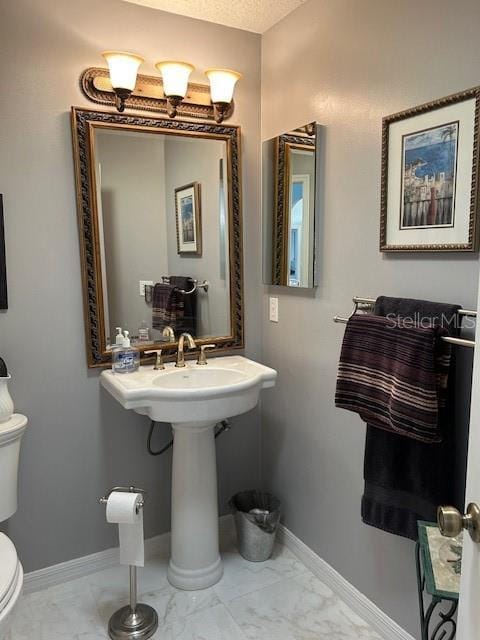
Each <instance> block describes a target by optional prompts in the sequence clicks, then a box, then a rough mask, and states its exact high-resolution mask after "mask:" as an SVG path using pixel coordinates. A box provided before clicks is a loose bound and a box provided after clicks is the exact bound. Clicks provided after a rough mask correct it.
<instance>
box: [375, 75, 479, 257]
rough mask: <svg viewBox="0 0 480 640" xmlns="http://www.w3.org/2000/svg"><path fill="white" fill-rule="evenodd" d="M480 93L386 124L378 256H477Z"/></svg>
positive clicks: (393, 117)
mask: <svg viewBox="0 0 480 640" xmlns="http://www.w3.org/2000/svg"><path fill="white" fill-rule="evenodd" d="M479 107H480V87H476V88H474V89H469V90H468V91H463V92H461V93H457V94H455V95H451V96H448V97H446V98H442V99H441V100H436V101H434V102H429V103H428V104H424V105H421V106H419V107H414V108H413V109H408V110H407V111H402V112H401V113H396V114H394V115H391V116H388V117H386V118H384V119H383V130H382V191H381V215H380V251H385V252H388V251H477V250H478V231H479V225H478V212H477V208H478V204H479V203H478V178H479V176H478V162H479V154H478V142H479V140H478V135H479V132H478V119H479Z"/></svg>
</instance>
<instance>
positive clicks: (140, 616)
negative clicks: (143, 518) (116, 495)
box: [98, 486, 158, 640]
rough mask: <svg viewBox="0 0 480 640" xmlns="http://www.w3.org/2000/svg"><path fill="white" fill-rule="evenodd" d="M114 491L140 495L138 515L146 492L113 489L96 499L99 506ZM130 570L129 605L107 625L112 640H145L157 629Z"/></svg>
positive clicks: (155, 618) (134, 570)
mask: <svg viewBox="0 0 480 640" xmlns="http://www.w3.org/2000/svg"><path fill="white" fill-rule="evenodd" d="M114 491H123V492H125V493H140V494H141V495H142V500H141V501H140V502H139V503H138V504H137V507H136V512H137V514H138V513H139V511H140V509H143V506H144V504H145V498H146V494H147V492H146V491H145V489H140V488H138V487H133V486H131V487H113V489H110V491H109V492H108V493H106V494H105V495H104V496H102V497H101V498H99V499H98V502H99V503H100V504H106V503H107V502H108V498H109V496H110V494H112V493H113V492H114ZM129 570H130V604H127V605H126V606H125V607H122V608H121V609H119V610H118V611H115V613H114V614H113V615H112V617H111V618H110V620H109V623H108V635H109V636H110V638H111V639H112V640H147V638H150V637H151V636H153V634H154V633H155V631H156V630H157V628H158V615H157V612H156V611H155V609H154V608H153V607H151V606H150V605H148V604H143V603H142V602H138V601H137V567H136V566H134V565H130V566H129Z"/></svg>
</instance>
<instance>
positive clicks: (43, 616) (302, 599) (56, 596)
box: [5, 538, 382, 640]
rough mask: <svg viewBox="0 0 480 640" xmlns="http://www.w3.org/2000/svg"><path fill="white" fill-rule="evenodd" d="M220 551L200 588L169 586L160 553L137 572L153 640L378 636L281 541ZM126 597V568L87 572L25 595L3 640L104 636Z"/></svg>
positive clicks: (100, 639)
mask: <svg viewBox="0 0 480 640" xmlns="http://www.w3.org/2000/svg"><path fill="white" fill-rule="evenodd" d="M222 556H223V560H224V566H225V572H224V576H223V578H222V580H221V581H220V582H219V583H218V584H216V585H215V586H214V587H212V588H210V589H206V590H203V591H196V592H195V591H193V592H192V591H190V592H188V591H179V590H177V589H175V588H173V587H172V586H171V585H170V584H169V583H168V581H167V576H166V571H167V559H166V558H162V557H155V558H151V559H149V560H148V561H147V564H146V566H145V568H144V569H140V570H139V594H140V597H139V600H140V601H141V602H146V603H148V604H150V605H152V606H153V607H155V609H156V610H157V612H158V617H159V621H160V623H159V628H158V631H157V633H156V634H155V635H154V636H153V638H154V640H323V639H327V638H328V639H329V640H382V639H381V638H380V636H379V635H378V634H377V633H375V631H374V630H373V629H372V628H371V627H370V626H369V625H368V624H367V623H366V622H364V621H363V620H362V619H361V618H359V617H358V616H357V615H356V614H355V613H354V612H353V611H352V610H351V609H349V607H348V606H347V605H346V604H345V603H344V602H343V601H342V600H340V599H339V598H338V596H336V595H335V594H334V593H333V592H332V591H331V590H330V589H329V588H328V587H327V586H326V585H324V584H323V583H322V582H321V581H320V580H318V579H317V578H316V577H315V576H314V575H313V574H312V573H310V571H308V569H306V568H305V567H304V565H302V564H301V563H300V562H299V560H297V559H296V557H295V556H294V555H293V554H292V553H290V551H289V550H288V549H286V548H285V547H283V546H281V545H277V546H276V548H275V551H274V554H273V557H272V558H271V559H270V560H268V561H267V562H264V563H258V564H256V563H250V562H247V561H246V560H244V559H243V558H242V557H241V556H240V555H239V554H238V552H237V551H236V549H235V544H234V539H233V538H231V539H229V540H226V541H225V544H224V547H223V549H222ZM127 602H128V568H127V567H115V568H112V569H106V570H104V571H100V572H98V573H93V574H91V575H89V576H86V577H83V578H79V579H77V580H72V581H70V582H66V583H63V584H61V585H57V586H54V587H50V588H48V589H45V590H43V591H38V592H35V593H31V594H29V595H25V596H23V598H22V600H21V602H20V604H19V605H18V607H17V610H16V611H15V614H14V617H13V622H12V626H11V629H10V631H9V632H8V633H7V637H6V639H5V640H105V639H107V638H108V635H107V632H106V629H107V623H108V619H109V617H110V615H111V614H112V613H113V612H114V611H115V610H116V609H118V608H120V607H121V606H123V605H124V604H127Z"/></svg>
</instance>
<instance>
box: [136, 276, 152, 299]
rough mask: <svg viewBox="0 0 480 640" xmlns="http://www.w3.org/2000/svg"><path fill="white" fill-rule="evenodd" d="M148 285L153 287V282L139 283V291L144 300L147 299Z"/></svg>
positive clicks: (144, 281) (141, 281)
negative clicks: (146, 288)
mask: <svg viewBox="0 0 480 640" xmlns="http://www.w3.org/2000/svg"><path fill="white" fill-rule="evenodd" d="M148 285H149V286H151V287H153V280H139V282H138V289H139V291H140V295H141V296H142V298H144V297H145V287H146V286H148Z"/></svg>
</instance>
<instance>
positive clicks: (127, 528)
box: [107, 491, 145, 567]
mask: <svg viewBox="0 0 480 640" xmlns="http://www.w3.org/2000/svg"><path fill="white" fill-rule="evenodd" d="M141 501H142V495H141V494H140V493H127V492H126V491H113V492H112V493H111V494H110V495H109V497H108V501H107V522H111V523H113V524H118V538H119V541H120V564H127V565H135V566H137V567H143V565H144V560H145V554H144V547H143V509H141V508H138V505H139V503H140V502H141ZM137 509H138V513H137Z"/></svg>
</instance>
